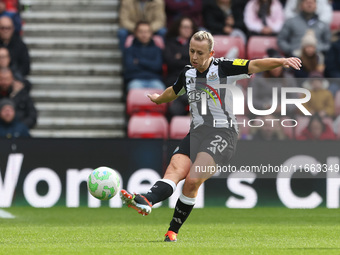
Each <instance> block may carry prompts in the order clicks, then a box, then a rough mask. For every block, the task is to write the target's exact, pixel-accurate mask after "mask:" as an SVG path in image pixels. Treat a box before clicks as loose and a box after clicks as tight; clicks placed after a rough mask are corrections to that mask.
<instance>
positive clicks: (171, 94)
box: [148, 68, 187, 104]
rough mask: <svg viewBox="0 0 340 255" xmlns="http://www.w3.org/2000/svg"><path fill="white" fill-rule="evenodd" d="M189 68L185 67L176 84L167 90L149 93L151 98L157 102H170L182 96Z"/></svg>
mask: <svg viewBox="0 0 340 255" xmlns="http://www.w3.org/2000/svg"><path fill="white" fill-rule="evenodd" d="M186 70H187V68H184V70H183V71H182V72H181V73H180V75H179V76H178V79H177V81H176V82H175V84H174V85H173V86H171V87H168V88H167V89H166V90H164V91H163V93H162V94H161V95H158V94H157V93H154V94H152V95H150V94H149V95H148V97H149V98H150V100H151V101H152V102H154V103H156V104H163V103H169V102H171V101H173V100H175V99H176V98H177V97H178V96H181V95H183V94H184V93H185V88H184V87H185V72H186Z"/></svg>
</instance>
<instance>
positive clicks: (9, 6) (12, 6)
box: [3, 0, 19, 12]
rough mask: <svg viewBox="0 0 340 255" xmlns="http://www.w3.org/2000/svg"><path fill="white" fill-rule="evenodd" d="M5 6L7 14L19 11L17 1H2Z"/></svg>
mask: <svg viewBox="0 0 340 255" xmlns="http://www.w3.org/2000/svg"><path fill="white" fill-rule="evenodd" d="M3 1H4V2H5V4H6V10H7V11H9V12H18V11H19V0H3Z"/></svg>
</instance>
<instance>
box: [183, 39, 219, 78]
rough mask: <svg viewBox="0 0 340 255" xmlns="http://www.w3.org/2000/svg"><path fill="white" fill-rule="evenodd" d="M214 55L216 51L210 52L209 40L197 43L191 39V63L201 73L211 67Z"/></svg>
mask: <svg viewBox="0 0 340 255" xmlns="http://www.w3.org/2000/svg"><path fill="white" fill-rule="evenodd" d="M213 53H214V51H209V44H208V41H207V40H203V41H197V40H195V39H191V41H190V46H189V55H190V63H191V65H192V66H193V67H195V68H196V69H197V70H198V71H200V72H201V73H202V72H204V71H205V70H206V69H207V68H208V67H209V64H210V59H211V56H212V55H213Z"/></svg>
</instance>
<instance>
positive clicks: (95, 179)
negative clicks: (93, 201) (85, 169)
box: [87, 166, 120, 200]
mask: <svg viewBox="0 0 340 255" xmlns="http://www.w3.org/2000/svg"><path fill="white" fill-rule="evenodd" d="M87 188H88V190H89V192H90V194H91V195H92V196H94V197H95V198H98V199H100V200H109V199H111V198H113V197H114V196H115V195H116V194H117V193H118V191H119V190H120V181H119V176H118V174H117V172H116V171H115V170H113V169H111V168H109V167H105V166H102V167H98V168H96V169H94V170H93V171H92V173H91V174H90V176H89V178H88V181H87Z"/></svg>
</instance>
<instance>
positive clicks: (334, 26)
mask: <svg viewBox="0 0 340 255" xmlns="http://www.w3.org/2000/svg"><path fill="white" fill-rule="evenodd" d="M330 28H331V30H332V31H336V30H340V11H333V17H332V21H331V24H330Z"/></svg>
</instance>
